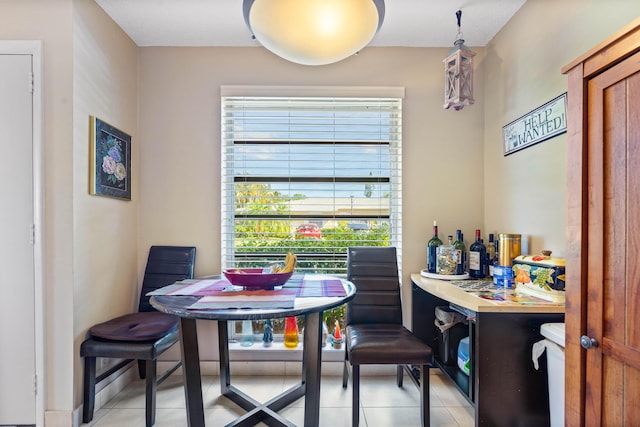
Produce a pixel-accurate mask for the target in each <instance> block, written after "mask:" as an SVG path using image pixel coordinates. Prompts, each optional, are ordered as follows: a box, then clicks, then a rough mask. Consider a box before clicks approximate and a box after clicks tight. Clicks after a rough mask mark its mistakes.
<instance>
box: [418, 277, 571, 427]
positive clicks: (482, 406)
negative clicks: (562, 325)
mask: <svg viewBox="0 0 640 427" xmlns="http://www.w3.org/2000/svg"><path fill="white" fill-rule="evenodd" d="M411 282H412V330H413V332H414V334H416V335H417V336H418V337H420V338H421V339H422V340H424V341H425V342H426V343H427V344H429V345H430V346H431V347H432V348H433V349H434V354H435V365H436V366H437V367H438V368H439V369H441V370H442V372H443V373H444V374H445V375H446V376H448V377H449V378H451V379H452V380H453V382H454V383H455V384H456V385H457V387H458V389H459V390H460V391H461V393H462V394H463V395H464V396H465V398H466V399H467V400H468V401H469V402H470V403H471V404H472V405H473V406H474V408H475V424H476V426H481V425H482V426H484V425H486V426H513V425H521V426H540V425H549V397H548V395H549V393H548V386H547V382H548V380H547V376H546V359H545V358H541V360H540V361H541V362H542V363H541V367H540V370H535V369H534V367H533V363H532V361H531V350H532V346H533V344H534V343H535V342H537V341H539V340H541V339H543V337H542V335H541V334H540V326H541V325H542V324H543V323H554V322H564V310H565V306H564V304H560V303H553V302H549V301H545V300H542V299H538V298H535V297H531V296H528V295H524V294H521V293H518V292H516V291H514V290H513V289H504V288H496V287H495V286H493V285H492V283H491V282H490V281H489V280H486V281H478V280H464V281H446V280H438V279H431V278H427V277H424V276H422V275H421V274H420V273H414V274H412V275H411ZM436 307H448V308H449V309H452V310H455V311H458V312H460V313H462V314H464V316H465V317H466V318H467V319H468V336H469V357H470V359H471V368H470V373H469V376H467V375H465V374H464V373H463V372H462V371H461V370H460V369H459V368H458V366H457V364H455V363H454V364H447V363H444V362H443V361H442V358H441V357H440V355H439V354H438V351H436V349H438V348H439V340H441V339H442V337H441V335H442V334H441V332H440V330H439V329H438V327H437V326H436V325H435V309H436ZM454 344H455V345H456V346H457V343H454ZM542 359H545V360H544V361H543V360H542Z"/></svg>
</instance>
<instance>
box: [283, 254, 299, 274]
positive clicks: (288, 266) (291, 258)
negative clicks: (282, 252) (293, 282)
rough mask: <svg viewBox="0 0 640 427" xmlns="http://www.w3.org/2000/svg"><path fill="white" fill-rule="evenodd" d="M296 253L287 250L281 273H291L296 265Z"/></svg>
mask: <svg viewBox="0 0 640 427" xmlns="http://www.w3.org/2000/svg"><path fill="white" fill-rule="evenodd" d="M296 261H297V259H296V255H295V254H294V253H293V252H288V253H287V256H286V257H285V263H284V269H283V273H291V272H292V271H293V269H294V268H295V266H296Z"/></svg>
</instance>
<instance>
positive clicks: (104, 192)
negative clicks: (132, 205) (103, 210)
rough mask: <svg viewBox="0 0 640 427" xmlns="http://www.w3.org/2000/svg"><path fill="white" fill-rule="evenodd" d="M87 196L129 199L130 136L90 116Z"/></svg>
mask: <svg viewBox="0 0 640 427" xmlns="http://www.w3.org/2000/svg"><path fill="white" fill-rule="evenodd" d="M89 120H90V138H89V139H90V150H89V151H90V155H89V193H90V194H93V195H97V196H107V197H113V198H116V199H122V200H131V136H130V135H128V134H126V133H125V132H123V131H121V130H120V129H118V128H116V127H114V126H112V125H110V124H109V123H107V122H105V121H103V120H101V119H99V118H97V117H95V116H90V118H89Z"/></svg>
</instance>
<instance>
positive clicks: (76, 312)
mask: <svg viewBox="0 0 640 427" xmlns="http://www.w3.org/2000/svg"><path fill="white" fill-rule="evenodd" d="M73 18H74V19H73V73H74V76H73V77H74V78H73V139H74V145H73V252H74V255H73V288H74V289H73V294H74V300H73V301H74V304H73V338H74V345H73V355H74V357H73V361H74V365H73V366H74V370H73V372H74V391H75V393H74V407H77V406H78V405H80V404H81V403H82V359H81V358H80V357H79V351H80V350H79V348H80V343H81V342H82V341H83V340H84V338H85V337H86V333H87V329H88V328H89V327H90V326H91V325H94V324H96V323H100V322H103V321H105V320H108V319H111V318H113V317H116V316H119V315H121V314H124V313H130V312H132V311H135V309H137V306H136V304H137V301H138V294H139V290H138V282H139V280H138V270H137V268H138V258H139V257H143V256H146V252H145V251H143V250H140V251H138V176H139V174H138V147H139V143H140V141H139V139H138V96H137V93H138V68H137V67H138V48H137V46H136V45H135V44H134V43H133V41H131V39H129V37H128V36H127V35H126V34H124V32H122V30H120V28H119V27H118V26H117V25H116V24H115V23H114V22H113V21H112V20H111V19H110V18H109V17H108V15H107V14H106V13H105V12H104V11H103V10H102V9H101V8H100V7H98V6H97V5H96V4H95V3H94V2H93V1H92V0H74V14H73ZM90 115H94V116H96V117H99V118H100V119H101V120H104V121H106V122H107V123H109V124H111V125H113V126H115V127H116V128H118V129H120V130H121V131H123V132H125V133H127V134H129V135H131V143H132V153H131V164H132V173H131V178H132V195H131V199H132V200H131V201H124V200H118V199H114V198H109V197H101V196H93V195H90V194H89V191H88V189H89V160H88V159H89V145H90V144H89V116H90ZM107 302H108V303H107Z"/></svg>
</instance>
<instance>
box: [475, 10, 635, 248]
mask: <svg viewBox="0 0 640 427" xmlns="http://www.w3.org/2000/svg"><path fill="white" fill-rule="evenodd" d="M638 16H640V2H639V1H637V0H590V1H584V0H562V1H557V0H528V1H527V2H526V3H525V4H524V5H523V6H522V8H521V9H520V10H519V11H518V13H516V15H515V16H514V17H513V18H512V19H511V20H510V21H509V23H508V24H507V25H506V26H505V27H504V28H503V29H502V31H500V33H499V34H498V35H497V36H496V37H495V38H494V39H493V40H492V41H491V42H490V43H489V44H488V46H487V48H486V58H485V62H484V64H483V67H484V69H485V78H484V93H485V96H486V98H485V101H484V110H485V120H484V168H485V171H486V173H485V177H484V194H485V198H484V221H485V222H484V224H485V228H486V229H487V230H488V231H498V232H503V233H505V232H506V233H522V234H523V237H524V236H528V238H529V240H530V242H531V244H530V247H529V252H530V253H540V251H541V250H543V249H549V250H552V251H553V255H555V256H564V255H565V250H566V247H565V246H566V244H565V214H566V203H565V199H566V179H565V161H566V154H565V145H566V134H564V135H561V136H557V137H555V138H553V139H550V140H547V141H544V142H541V143H539V144H537V145H535V146H533V147H529V148H526V149H524V150H522V151H519V152H516V153H514V154H511V155H509V156H507V157H504V156H503V148H502V127H503V126H504V125H506V124H508V123H510V122H511V121H513V120H515V119H517V118H518V117H520V116H522V115H523V114H526V113H528V112H529V111H531V110H533V109H535V108H537V107H539V106H541V105H542V104H544V103H545V102H547V101H550V100H551V99H553V98H555V97H556V96H558V95H560V94H562V93H564V92H566V91H567V83H566V76H564V75H562V74H561V73H560V68H561V67H562V66H564V65H565V64H567V63H568V62H570V61H571V60H573V59H574V58H576V57H577V56H579V55H580V54H582V53H584V52H585V51H587V50H588V49H590V48H591V47H592V46H594V45H595V44H597V43H599V42H600V41H602V40H603V39H605V38H606V37H608V36H609V35H611V34H612V33H614V32H615V31H616V30H617V29H618V28H620V27H622V26H624V25H626V24H628V23H629V22H631V21H632V20H633V19H635V18H636V17H638Z"/></svg>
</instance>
